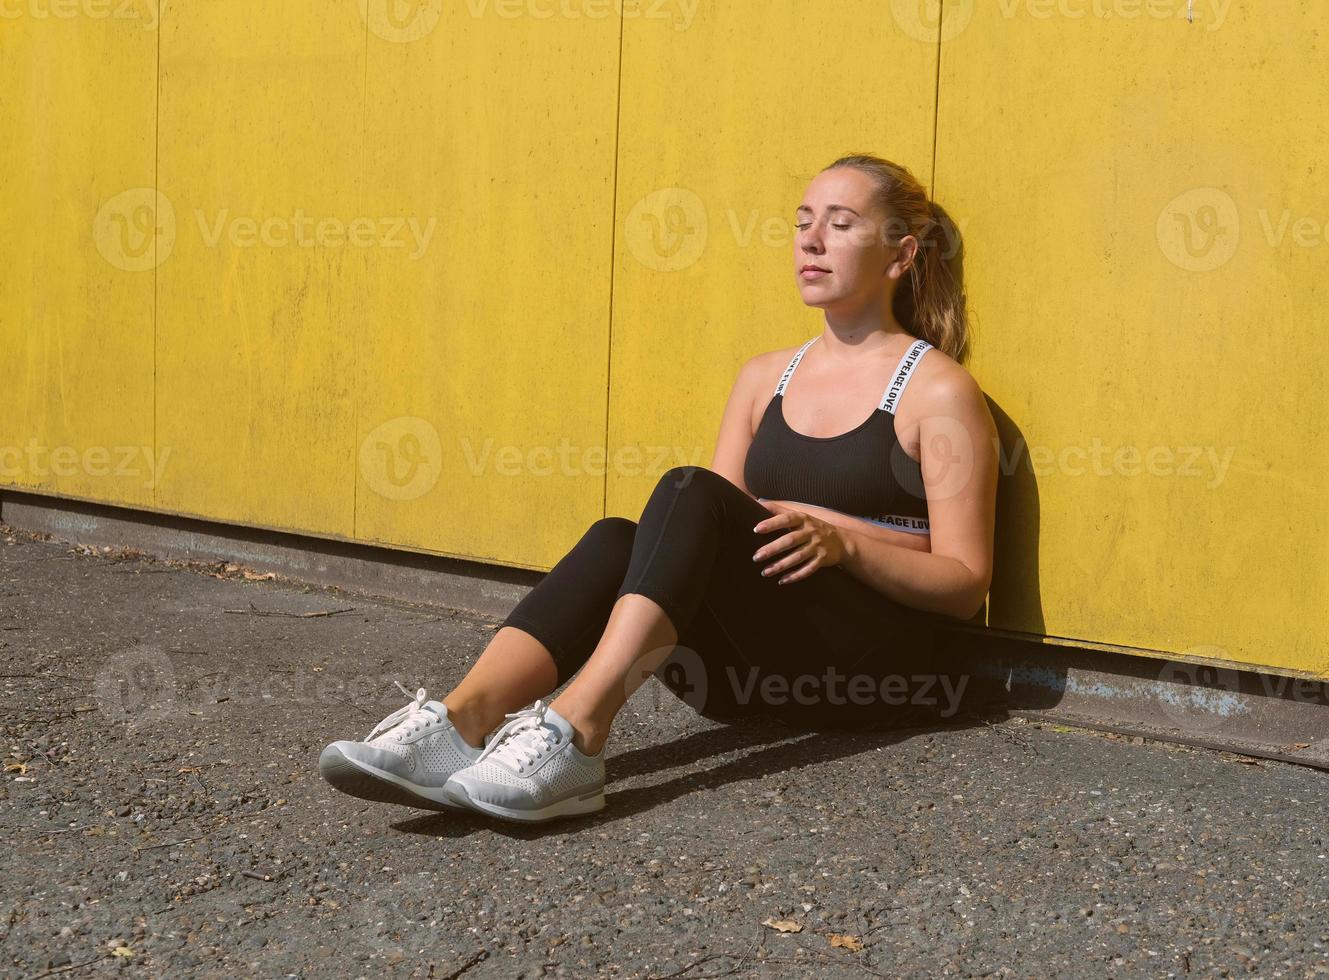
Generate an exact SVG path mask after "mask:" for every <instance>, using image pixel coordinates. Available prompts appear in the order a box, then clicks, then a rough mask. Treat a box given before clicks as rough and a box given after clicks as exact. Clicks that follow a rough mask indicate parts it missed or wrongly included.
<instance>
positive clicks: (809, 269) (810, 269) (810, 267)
mask: <svg viewBox="0 0 1329 980" xmlns="http://www.w3.org/2000/svg"><path fill="white" fill-rule="evenodd" d="M798 271H799V272H830V271H831V270H830V269H823V268H822V267H821V266H819V265H805V266H803V268H801V269H799V270H798Z"/></svg>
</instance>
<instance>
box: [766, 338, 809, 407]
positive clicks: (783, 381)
mask: <svg viewBox="0 0 1329 980" xmlns="http://www.w3.org/2000/svg"><path fill="white" fill-rule="evenodd" d="M816 339H817V338H816V337H813V338H812V340H809V341H808V342H807V343H806V344H804V345H803V346H802V347H800V348H799V349H798V353H797V354H795V355H794V359H793V360H792V361H790V362H789V366H788V367H787V368H785V369H784V374H782V375H780V383H779V384H778V385H776V386H775V393H776V394H777V395H783V394H784V386H785V385H787V384H789V378H790V376H791V375H792V374H793V373H794V368H796V367H798V362H799V361H801V360H803V352H804V351H806V350H807V349H808V348H809V347H811V346H812V345H813V343H814V342H815V341H816Z"/></svg>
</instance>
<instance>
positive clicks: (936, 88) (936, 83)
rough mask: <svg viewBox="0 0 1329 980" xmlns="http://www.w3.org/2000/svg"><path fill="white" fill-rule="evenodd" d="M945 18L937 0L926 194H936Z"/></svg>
mask: <svg viewBox="0 0 1329 980" xmlns="http://www.w3.org/2000/svg"><path fill="white" fill-rule="evenodd" d="M945 20H946V0H937V73H936V77H935V78H934V79H933V88H932V174H931V176H930V177H929V179H928V194H929V195H931V196H932V197H936V195H937V131H938V128H939V127H940V125H941V28H942V24H943V23H945Z"/></svg>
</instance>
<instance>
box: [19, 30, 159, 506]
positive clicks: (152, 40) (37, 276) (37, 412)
mask: <svg viewBox="0 0 1329 980" xmlns="http://www.w3.org/2000/svg"><path fill="white" fill-rule="evenodd" d="M98 12H101V13H103V14H105V13H109V11H102V10H100V8H98V7H84V6H79V5H63V6H59V7H56V8H54V11H53V10H52V8H51V7H50V5H46V4H12V5H10V6H9V7H7V8H6V10H5V11H4V17H3V18H0V134H3V135H0V228H3V233H0V486H10V487H20V488H25V489H31V490H37V491H40V492H43V493H53V494H62V495H66V496H71V497H81V498H87V499H95V500H101V501H108V502H112V503H120V504H128V505H140V506H142V505H147V504H150V503H151V500H152V488H153V483H154V480H155V479H156V462H157V457H156V455H155V454H154V453H153V434H152V289H153V283H152V272H151V271H146V272H144V271H130V270H128V269H127V268H126V267H125V266H126V262H125V261H124V260H125V259H126V257H127V255H129V254H130V253H133V252H134V251H135V250H136V249H138V248H140V247H144V246H146V247H147V248H149V249H150V248H151V246H152V239H151V236H148V237H146V238H145V237H143V236H140V235H139V234H138V229H137V227H135V226H133V225H132V224H126V222H133V221H135V220H137V219H141V218H145V217H146V218H148V219H150V217H151V216H150V215H146V214H145V213H144V212H143V211H142V210H141V205H142V203H143V202H144V199H145V196H146V197H148V198H150V196H151V190H150V188H151V186H152V181H153V139H154V122H153V120H154V115H155V101H156V93H155V77H156V62H157V37H156V33H155V28H156V22H155V20H154V19H151V18H140V17H138V16H131V15H135V14H138V13H140V12H144V13H146V12H147V11H139V10H137V9H136V8H132V7H131V8H122V10H121V13H122V14H123V16H117V17H109V16H95V14H96V13H98ZM137 188H149V190H144V191H138V190H136V189H137ZM117 222H120V223H119V224H117ZM122 235H123V236H127V237H122ZM129 264H130V265H132V262H130V263H129Z"/></svg>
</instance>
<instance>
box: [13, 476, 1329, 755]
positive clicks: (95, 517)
mask: <svg viewBox="0 0 1329 980" xmlns="http://www.w3.org/2000/svg"><path fill="white" fill-rule="evenodd" d="M0 523H5V524H8V525H10V526H12V527H15V528H18V529H21V530H26V531H32V532H39V533H45V534H49V535H50V536H52V537H53V538H56V539H57V540H62V541H68V542H71V543H75V544H81V545H87V546H94V547H98V548H101V547H113V548H134V549H136V550H139V551H142V552H145V553H147V554H149V555H153V556H156V557H160V558H174V559H182V560H192V561H202V562H230V563H234V564H237V565H241V566H243V567H246V568H252V569H254V570H256V571H261V572H276V573H277V574H278V575H282V576H287V577H290V578H293V579H297V580H299V581H301V582H305V583H309V584H314V585H325V586H335V587H338V588H342V589H346V590H347V591H351V592H356V593H360V594H365V595H378V596H385V597H389V598H395V599H405V600H408V601H412V602H420V603H427V604H431V605H437V606H441V607H445V608H450V609H464V610H467V611H470V612H472V613H478V614H480V615H483V616H488V617H492V618H494V619H496V620H497V619H502V618H503V617H504V616H506V615H507V613H508V612H509V611H510V610H511V609H512V607H513V606H514V605H515V604H516V603H517V602H518V600H520V599H521V597H522V596H523V595H525V594H526V592H527V591H528V590H529V589H530V588H531V587H532V586H534V585H535V584H536V583H537V582H538V581H540V579H541V578H542V576H543V573H541V572H533V571H525V570H521V569H512V568H505V567H502V566H496V565H490V564H485V563H482V562H470V561H463V560H458V559H451V558H442V557H437V556H433V555H426V554H421V553H418V552H411V551H403V550H398V549H394V548H387V547H379V546H374V545H366V544H355V543H348V542H339V541H331V540H327V539H323V538H317V537H312V536H307V535H300V534H292V533H288V532H281V531H269V530H259V529H253V528H246V527H238V526H235V525H231V524H224V523H219V522H212V521H203V520H196V519H192V518H184V517H177V516H173V515H163V514H156V513H151V512H147V511H140V510H133V509H129V508H122V507H114V506H109V505H105V504H96V503H90V502H87V501H76V500H68V499H65V498H60V497H51V496H45V495H39V494H31V493H22V492H18V491H12V490H0ZM1096 646H1098V647H1099V648H1097V649H1089V648H1077V647H1074V646H1062V645H1056V646H1054V645H1050V644H1048V643H1046V642H1044V638H1042V637H1036V636H1024V635H1020V634H1013V633H1008V632H1001V631H996V630H991V629H986V628H981V627H973V626H969V625H967V624H964V625H962V624H957V625H956V626H955V627H953V628H949V629H946V630H944V631H943V633H942V636H941V639H940V645H939V655H940V658H941V663H940V664H939V665H938V666H939V670H938V673H940V674H943V675H944V676H945V678H946V682H947V683H948V684H949V685H950V688H949V689H950V690H951V691H956V692H961V694H960V697H959V704H960V713H962V714H964V715H966V716H969V717H982V716H994V715H995V716H1018V717H1023V718H1026V719H1030V720H1042V721H1055V722H1059V723H1061V724H1065V725H1070V726H1075V727H1082V728H1090V729H1095V730H1098V731H1109V732H1117V733H1120V734H1125V735H1138V736H1143V737H1146V738H1151V739H1156V740H1160V741H1167V742H1175V743H1181V744H1186V745H1195V746H1202V747H1207V748H1214V749H1221V750H1225V751H1229V752H1234V753H1237V754H1239V755H1243V756H1250V757H1257V758H1266V759H1276V760H1280V761H1284V762H1291V763H1295V764H1298V765H1306V766H1313V767H1316V768H1319V769H1327V770H1329V684H1326V683H1325V682H1324V681H1321V680H1319V679H1311V678H1297V677H1289V676H1285V675H1282V674H1273V673H1263V672H1260V671H1255V670H1241V669H1234V668H1231V667H1224V666H1216V665H1213V664H1206V663H1195V662H1183V661H1176V660H1170V659H1168V655H1167V654H1166V653H1165V652H1162V651H1143V650H1142V651H1132V652H1128V651H1118V652H1113V651H1109V650H1106V649H1103V648H1101V645H1096Z"/></svg>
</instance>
